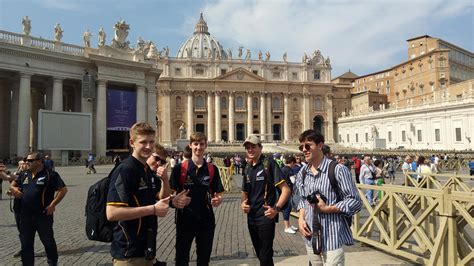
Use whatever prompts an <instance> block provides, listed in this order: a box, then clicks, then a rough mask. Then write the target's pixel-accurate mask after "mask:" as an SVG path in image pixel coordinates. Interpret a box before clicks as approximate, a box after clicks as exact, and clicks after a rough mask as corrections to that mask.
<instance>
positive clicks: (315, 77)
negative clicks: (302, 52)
mask: <svg viewBox="0 0 474 266" xmlns="http://www.w3.org/2000/svg"><path fill="white" fill-rule="evenodd" d="M313 78H314V79H318V80H319V79H320V78H321V71H320V70H315V71H314V76H313Z"/></svg>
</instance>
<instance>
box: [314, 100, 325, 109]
mask: <svg viewBox="0 0 474 266" xmlns="http://www.w3.org/2000/svg"><path fill="white" fill-rule="evenodd" d="M314 109H315V110H317V111H320V110H322V109H323V104H322V102H321V99H319V98H317V99H316V100H314Z"/></svg>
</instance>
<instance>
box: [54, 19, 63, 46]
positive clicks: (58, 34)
mask: <svg viewBox="0 0 474 266" xmlns="http://www.w3.org/2000/svg"><path fill="white" fill-rule="evenodd" d="M62 38H63V30H62V29H61V26H60V25H59V23H56V26H54V40H55V41H57V42H60V41H61V39H62Z"/></svg>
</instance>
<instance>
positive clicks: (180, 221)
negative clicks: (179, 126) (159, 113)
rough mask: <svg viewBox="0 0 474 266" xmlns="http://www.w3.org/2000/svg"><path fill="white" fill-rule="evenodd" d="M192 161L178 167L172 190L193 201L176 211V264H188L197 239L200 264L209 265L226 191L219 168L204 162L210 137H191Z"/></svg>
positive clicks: (174, 171)
mask: <svg viewBox="0 0 474 266" xmlns="http://www.w3.org/2000/svg"><path fill="white" fill-rule="evenodd" d="M189 147H190V148H191V152H192V155H191V159H189V160H187V161H184V162H182V163H179V164H177V165H176V166H175V167H174V168H173V172H172V173H171V178H170V188H171V190H172V191H173V190H174V191H176V192H178V193H186V194H187V195H188V196H189V197H190V198H191V202H190V204H189V205H187V206H186V207H184V208H183V209H182V210H176V265H188V264H189V252H190V249H191V244H192V242H193V240H194V238H196V255H197V262H196V263H197V265H209V261H210V258H211V250H212V241H213V240H214V229H215V227H216V222H215V217H214V211H213V209H212V207H217V206H219V205H220V204H221V202H222V196H221V195H220V194H221V193H222V192H223V191H224V189H223V187H222V183H221V178H220V175H219V170H218V168H217V167H216V166H215V165H213V164H210V163H207V162H206V160H204V153H205V152H206V148H207V137H206V135H204V134H203V133H201V132H194V133H192V134H191V136H190V144H189Z"/></svg>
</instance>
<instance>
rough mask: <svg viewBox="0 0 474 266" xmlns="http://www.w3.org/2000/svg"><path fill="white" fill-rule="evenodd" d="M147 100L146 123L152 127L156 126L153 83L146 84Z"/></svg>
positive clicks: (155, 100)
mask: <svg viewBox="0 0 474 266" xmlns="http://www.w3.org/2000/svg"><path fill="white" fill-rule="evenodd" d="M147 101H148V110H147V112H148V114H147V121H148V124H150V125H152V126H153V128H157V125H156V112H157V109H156V102H157V99H156V88H155V85H148V87H147Z"/></svg>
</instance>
